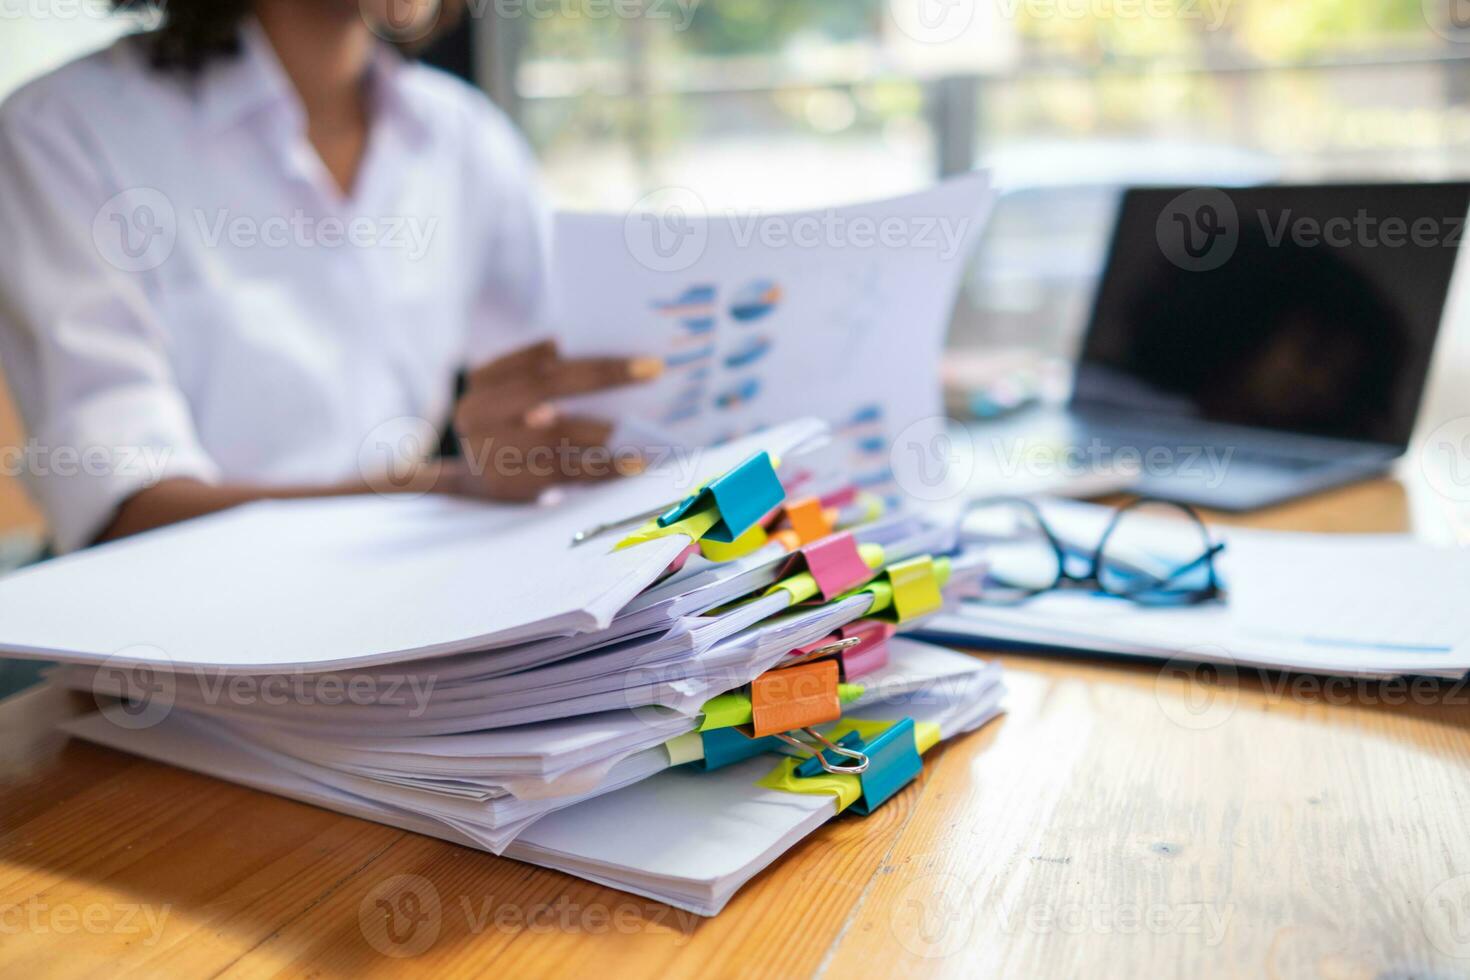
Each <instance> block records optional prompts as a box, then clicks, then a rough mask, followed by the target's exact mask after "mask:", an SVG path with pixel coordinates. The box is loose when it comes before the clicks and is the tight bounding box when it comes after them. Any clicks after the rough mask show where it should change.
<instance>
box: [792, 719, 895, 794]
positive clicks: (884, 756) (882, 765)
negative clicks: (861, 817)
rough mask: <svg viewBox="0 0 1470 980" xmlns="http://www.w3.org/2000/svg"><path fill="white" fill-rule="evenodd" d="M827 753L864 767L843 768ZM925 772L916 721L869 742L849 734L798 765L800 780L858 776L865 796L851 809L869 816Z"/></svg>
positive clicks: (888, 730) (856, 735) (857, 735)
mask: <svg viewBox="0 0 1470 980" xmlns="http://www.w3.org/2000/svg"><path fill="white" fill-rule="evenodd" d="M823 741H827V740H826V739H823ZM829 744H830V743H829ZM827 752H832V753H833V754H834V755H841V756H842V757H844V758H851V757H852V756H853V755H859V756H861V757H862V758H863V766H862V768H861V769H855V768H850V767H849V768H844V767H841V766H839V765H837V764H836V763H835V762H834V761H833V760H831V759H828V758H827V757H826V756H827ZM923 768H924V763H923V761H922V760H921V759H920V758H919V746H918V742H917V741H916V740H915V737H914V720H913V719H912V718H905V719H903V720H902V721H900V722H898V723H896V724H894V725H891V726H889V728H888V729H887V730H886V731H884V732H883V734H881V735H879V736H877V737H876V738H874V739H873V740H872V741H868V742H865V741H863V738H862V736H861V735H859V734H858V733H857V732H848V733H847V734H846V735H844V736H842V737H841V738H839V739H838V740H837V742H836V744H835V745H831V747H830V748H828V749H827V750H826V751H823V752H818V753H817V754H816V755H813V756H812V757H811V758H810V759H807V760H806V761H805V762H803V763H801V764H800V765H798V766H797V767H796V775H797V777H798V778H808V777H811V776H815V775H817V774H818V773H820V772H828V773H832V772H849V773H853V774H855V775H857V777H858V782H859V783H860V784H861V786H862V794H861V795H860V796H859V797H858V800H857V802H856V803H854V804H853V805H852V809H854V810H856V811H857V812H858V813H861V814H865V815H866V814H869V813H872V812H873V811H874V810H876V809H878V808H879V807H880V806H882V805H883V804H884V803H886V802H888V800H889V799H890V798H892V796H893V795H894V794H895V793H897V792H898V791H899V790H901V789H903V788H904V787H905V786H907V785H908V784H909V783H911V782H913V781H914V779H915V777H917V776H918V775H919V773H920V772H921V771H923Z"/></svg>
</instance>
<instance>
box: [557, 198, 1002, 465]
mask: <svg viewBox="0 0 1470 980" xmlns="http://www.w3.org/2000/svg"><path fill="white" fill-rule="evenodd" d="M991 200H992V194H991V190H990V185H989V180H988V177H987V176H986V175H984V174H972V175H967V176H964V177H959V178H955V179H952V180H949V181H946V182H944V183H942V184H940V185H938V186H937V187H934V188H933V189H931V190H928V191H925V192H923V193H920V194H914V195H911V196H908V197H901V198H895V199H891V200H885V201H876V202H872V203H866V204H859V205H854V206H851V207H845V208H837V209H829V210H826V211H814V212H807V213H798V214H760V213H757V212H748V213H737V212H718V213H717V212H704V213H700V212H701V210H702V209H701V208H700V207H699V205H698V203H697V202H685V204H684V206H683V209H682V211H679V212H677V213H676V212H674V211H667V212H664V213H655V212H650V213H639V214H633V215H630V216H624V215H621V214H619V215H600V214H563V215H560V216H559V217H558V218H557V222H556V232H555V243H556V244H555V256H556V261H555V264H554V269H555V272H554V276H555V281H554V283H553V287H554V293H555V295H556V296H557V297H558V302H559V303H560V304H561V306H560V308H559V309H558V312H557V318H558V330H559V333H560V335H561V337H562V340H563V344H564V346H565V348H566V349H567V350H568V351H570V352H572V353H578V354H656V355H660V356H662V357H664V358H665V360H666V362H667V365H668V370H667V371H666V372H665V374H664V376H663V378H661V379H660V380H659V381H658V382H657V383H655V384H653V385H647V386H640V387H638V388H630V389H627V390H625V391H620V392H616V393H613V394H609V395H605V396H598V397H596V398H595V399H588V400H587V401H586V405H587V408H588V409H589V410H595V411H597V412H600V413H602V414H605V415H607V416H608V417H611V418H620V419H621V418H627V417H629V416H631V417H633V418H636V419H637V420H639V421H640V422H641V423H643V426H642V428H641V429H639V430H636V431H637V432H641V433H644V435H643V436H642V437H640V436H639V435H636V434H635V435H633V437H632V438H633V440H634V441H639V442H643V441H649V440H655V441H656V440H658V439H668V440H670V441H673V442H675V443H676V444H679V445H709V444H714V443H719V442H722V441H724V440H727V439H730V438H733V437H735V436H738V435H741V434H743V433H747V432H751V431H753V430H755V429H758V428H760V427H762V426H766V425H771V424H774V423H776V422H779V421H782V420H784V419H788V418H793V417H797V416H807V415H810V416H815V417H818V418H822V419H823V420H824V421H827V422H828V423H829V424H830V425H831V426H832V429H833V436H834V442H835V443H836V444H837V448H836V449H835V450H834V452H835V453H838V454H840V455H841V456H842V457H843V458H842V460H841V461H842V463H844V464H845V465H846V466H848V467H849V468H850V470H851V472H852V474H853V478H854V481H855V482H856V483H858V484H859V485H860V486H865V487H868V488H870V489H874V490H875V491H876V492H879V493H883V492H887V490H888V489H889V488H890V487H891V483H890V464H894V465H896V466H897V467H898V468H899V469H900V471H902V470H903V469H904V468H906V467H916V466H919V465H922V462H923V461H922V460H920V459H917V458H915V457H914V456H913V454H912V453H911V452H908V451H907V450H904V449H903V448H902V447H900V450H899V451H898V452H893V451H892V449H893V447H894V442H895V438H896V437H897V436H898V435H899V433H901V432H903V431H904V429H905V428H906V427H908V426H910V425H911V424H912V423H915V422H917V421H919V420H922V419H932V418H934V417H937V416H942V415H943V408H942V404H941V399H940V386H939V362H940V354H941V351H942V348H943V344H944V336H945V332H946V331H947V329H948V327H949V320H950V314H951V311H952V308H953V306H954V299H955V293H956V291H957V289H958V287H959V283H960V280H961V277H962V275H963V273H964V270H965V265H966V259H967V257H968V254H969V248H970V245H971V244H972V243H973V241H974V240H975V236H976V234H977V233H978V232H979V230H980V228H981V227H982V226H983V224H984V222H985V219H986V217H987V216H988V213H989V209H990V204H991ZM891 457H893V458H891Z"/></svg>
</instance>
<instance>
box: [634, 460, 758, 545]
mask: <svg viewBox="0 0 1470 980" xmlns="http://www.w3.org/2000/svg"><path fill="white" fill-rule="evenodd" d="M785 497H786V491H785V489H784V488H783V487H782V486H781V480H780V479H779V478H778V477H777V476H776V466H775V464H774V463H773V462H772V461H771V454H770V453H765V452H760V453H756V454H755V455H754V456H752V457H750V458H749V459H747V460H746V461H745V462H743V463H741V464H740V465H739V466H737V467H735V468H734V469H733V470H731V471H730V472H728V473H726V474H725V475H724V476H719V477H716V478H715V479H713V480H711V481H710V482H709V483H706V484H705V485H704V486H703V487H700V488H699V489H698V490H696V491H695V492H694V493H691V494H690V495H689V496H687V497H685V498H684V499H683V500H681V501H680V502H679V503H677V504H675V505H674V506H672V507H670V508H669V509H668V510H666V511H664V512H663V513H662V514H661V515H659V518H658V526H659V527H664V528H666V527H668V526H670V525H671V524H675V523H677V522H679V521H681V520H684V519H685V518H687V517H689V516H690V515H691V514H693V513H695V512H699V511H705V510H706V509H713V511H714V513H715V515H716V519H715V523H714V525H713V526H712V527H710V529H709V530H708V531H706V532H705V533H704V535H702V537H706V538H709V539H710V540H712V541H720V542H724V543H726V544H729V543H732V542H734V541H735V540H736V539H738V538H739V537H740V536H741V535H742V534H744V533H745V532H746V531H748V530H750V529H751V528H752V527H754V526H755V525H756V524H757V523H759V521H760V519H761V518H762V517H765V516H766V515H767V514H769V513H770V512H771V511H772V510H774V509H775V508H776V507H777V506H779V505H780V503H781V501H782V500H784V499H785Z"/></svg>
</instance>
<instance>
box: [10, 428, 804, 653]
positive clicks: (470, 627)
mask: <svg viewBox="0 0 1470 980" xmlns="http://www.w3.org/2000/svg"><path fill="white" fill-rule="evenodd" d="M820 432H821V426H820V425H818V424H816V423H813V422H810V421H806V422H796V423H792V424H790V425H786V426H781V427H779V428H777V429H774V430H771V431H770V432H768V433H765V434H764V435H761V436H757V437H754V438H752V439H749V440H741V441H740V442H738V443H735V444H731V445H727V446H722V447H720V448H718V449H711V450H704V451H700V452H698V453H696V454H693V455H692V456H690V457H688V458H686V459H685V460H684V462H686V463H688V464H690V465H688V467H687V469H686V470H685V471H682V472H681V471H680V468H679V467H678V466H671V467H670V468H669V469H668V470H662V471H658V472H651V473H649V474H646V475H645V476H642V477H638V478H633V479H626V480H617V481H612V482H609V483H607V484H603V485H600V486H597V487H592V488H587V489H586V490H585V491H584V492H579V493H568V494H567V498H566V500H565V501H564V502H563V503H562V504H560V505H558V506H556V507H547V508H527V507H509V506H495V505H490V504H481V503H474V502H468V501H462V500H452V499H446V498H442V497H433V496H430V497H422V498H417V499H404V498H399V497H376V496H363V497H344V498H331V499H321V500H293V501H280V502H265V503H256V504H250V505H248V506H244V507H240V508H236V509H234V510H230V511H225V512H223V513H220V514H215V515H212V516H209V517H204V518H200V519H198V520H194V521H187V522H185V523H183V524H178V525H175V526H172V527H167V528H162V529H160V530H157V531H152V532H149V533H147V534H142V535H138V536H137V537H134V538H126V539H123V540H121V541H117V542H113V543H111V544H106V545H102V546H100V547H97V548H92V549H88V550H86V551H83V552H78V553H76V554H73V555H68V556H66V557H63V558H59V559H56V560H54V561H50V562H46V563H44V564H41V565H39V566H36V567H34V568H31V569H27V570H25V571H22V572H20V573H17V574H15V575H12V576H8V577H6V578H5V579H4V580H0V652H4V653H6V654H10V655H16V656H31V657H40V658H45V659H53V660H64V661H77V662H83V663H98V662H102V661H107V662H109V663H111V664H115V665H118V666H122V665H124V664H137V663H142V664H153V665H161V666H169V667H182V666H206V667H216V668H219V669H220V670H223V671H240V672H259V671H263V670H269V669H277V668H324V667H341V666H345V665H361V664H371V663H382V662H388V661H397V660H405V659H410V658H415V657H426V656H435V655H444V654H451V653H458V652H462V651H469V650H477V649H483V648H485V647H488V646H494V645H500V644H506V643H512V642H520V641H524V640H528V639H533V638H535V637H538V636H550V635H556V634H560V633H576V632H583V631H589V630H594V629H601V628H605V627H606V626H607V625H608V624H609V623H610V622H611V621H612V619H613V617H614V616H615V614H616V613H617V611H618V610H619V609H621V608H622V607H623V606H625V605H626V604H627V603H628V601H629V600H630V599H632V598H633V596H635V595H636V594H637V593H638V592H639V591H641V590H642V589H643V588H645V587H646V586H647V585H649V584H650V583H651V582H652V581H654V579H655V578H656V577H657V575H658V574H659V573H660V572H661V571H662V570H663V569H664V568H666V567H667V566H668V564H669V562H670V561H672V560H673V558H674V557H675V556H676V555H677V554H678V553H679V551H680V550H682V548H684V547H686V546H687V545H688V543H689V542H688V539H687V538H685V537H680V536H672V537H669V538H665V539H660V540H657V541H653V542H649V543H646V544H643V545H640V546H638V547H636V548H629V549H625V550H622V551H613V550H612V544H613V543H614V542H615V541H616V540H617V539H616V537H615V536H614V535H605V536H603V537H600V538H598V539H596V540H593V541H590V542H588V543H586V544H583V545H581V546H580V547H572V546H571V540H572V537H573V535H575V534H576V533H577V532H578V531H582V530H586V529H588V528H591V527H594V526H597V525H598V524H601V523H604V522H608V521H613V520H623V519H625V518H628V517H631V516H634V515H638V514H641V513H644V512H647V511H649V510H651V509H653V508H655V507H657V506H660V505H666V504H668V503H670V502H672V501H674V500H677V499H679V498H680V497H681V496H683V495H684V494H685V493H687V492H688V490H689V489H691V488H692V487H693V486H694V485H696V484H697V483H699V482H702V481H703V480H707V479H709V478H711V477H713V476H716V475H718V474H720V473H723V472H725V471H727V470H729V469H730V468H732V467H733V466H735V465H736V464H738V463H740V462H741V461H742V460H744V459H745V458H746V457H748V456H749V455H750V454H751V453H753V452H755V451H757V450H758V449H769V450H771V451H773V452H776V453H778V454H779V453H782V452H787V451H790V450H791V449H792V448H794V447H795V446H798V445H801V444H803V443H806V442H809V441H811V440H812V439H813V438H814V437H815V436H817V435H819V434H820ZM622 533H626V532H622Z"/></svg>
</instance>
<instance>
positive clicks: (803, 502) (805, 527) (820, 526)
mask: <svg viewBox="0 0 1470 980" xmlns="http://www.w3.org/2000/svg"><path fill="white" fill-rule="evenodd" d="M786 520H787V521H789V522H790V523H791V530H793V531H795V532H796V536H797V537H798V538H800V539H801V543H802V544H811V543H812V542H813V541H820V540H821V539H822V538H825V537H826V536H827V535H829V534H831V533H832V530H833V528H834V527H835V526H836V524H837V512H836V511H835V510H829V509H828V508H826V507H823V506H822V502H821V501H820V500H818V499H817V498H816V497H802V498H801V499H800V500H792V501H789V502H788V503H787V504H786Z"/></svg>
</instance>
